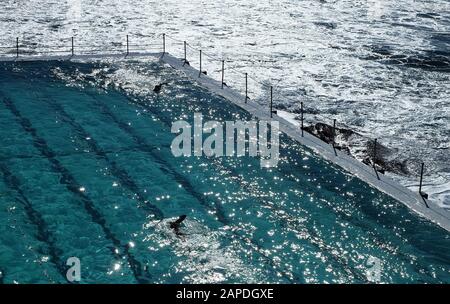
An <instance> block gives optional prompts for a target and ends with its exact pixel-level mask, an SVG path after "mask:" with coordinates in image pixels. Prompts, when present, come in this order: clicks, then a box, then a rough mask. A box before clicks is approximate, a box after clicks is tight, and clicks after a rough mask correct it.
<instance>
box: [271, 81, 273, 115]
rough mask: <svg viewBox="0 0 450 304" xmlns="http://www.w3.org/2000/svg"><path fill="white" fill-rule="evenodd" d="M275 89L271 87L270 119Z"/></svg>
mask: <svg viewBox="0 0 450 304" xmlns="http://www.w3.org/2000/svg"><path fill="white" fill-rule="evenodd" d="M272 105H273V88H272V86H270V118H272V113H273V112H272Z"/></svg>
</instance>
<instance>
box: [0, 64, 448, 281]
mask: <svg viewBox="0 0 450 304" xmlns="http://www.w3.org/2000/svg"><path fill="white" fill-rule="evenodd" d="M132 71H139V73H136V74H134V75H133V73H132ZM130 77H131V78H130ZM0 79H1V82H0V138H1V139H2V145H1V146H0V218H1V219H2V220H1V223H0V271H1V272H2V274H3V276H2V281H3V282H4V283H51V282H58V283H64V282H66V279H65V274H66V272H65V271H66V269H67V266H65V262H66V260H67V259H68V258H69V257H78V258H79V259H80V260H81V276H82V281H81V283H180V282H183V283H219V282H222V283H236V282H240V283H249V282H255V283H261V282H276V283H368V282H371V281H374V280H376V281H380V282H395V283H423V282H427V283H448V282H450V264H449V261H450V235H449V234H448V232H446V231H445V230H443V229H441V228H439V227H438V226H436V225H434V224H432V223H431V222H429V221H427V220H424V219H423V218H421V217H419V216H418V215H416V214H414V213H412V212H411V211H410V210H409V209H408V208H407V207H405V206H404V205H403V204H401V203H399V202H397V201H395V200H393V199H391V198H390V197H388V196H387V195H385V194H383V193H381V192H379V191H378V190H376V189H374V188H372V187H370V186H368V185H367V184H365V183H363V182H361V181H360V180H359V179H357V178H355V177H354V176H352V175H350V174H348V173H346V172H344V171H342V170H341V169H339V168H337V167H336V166H334V165H333V164H332V163H329V162H327V161H324V160H323V159H321V158H320V157H318V156H316V155H314V154H313V153H312V152H311V151H310V150H309V149H307V148H305V147H303V146H300V145H299V144H297V143H296V142H295V141H293V140H292V139H290V138H289V137H287V136H285V135H281V137H280V144H281V148H280V156H281V158H280V162H279V166H278V167H276V168H272V169H267V168H261V167H260V162H259V159H257V158H252V157H239V158H237V157H222V158H207V157H189V158H186V157H180V158H176V157H174V156H173V155H172V153H171V150H170V144H171V141H172V139H173V137H174V134H171V133H170V129H171V125H172V122H173V121H175V120H179V119H186V120H188V121H192V119H193V117H192V115H193V114H192V113H194V112H202V113H203V115H204V116H205V120H206V119H208V120H210V119H215V120H218V121H225V120H241V119H242V120H248V119H251V117H249V115H248V114H247V113H245V112H243V111H242V110H240V109H239V108H237V107H236V106H234V105H233V104H231V103H229V102H228V101H226V100H224V99H223V98H221V97H218V96H214V95H211V93H209V92H208V91H206V90H204V89H203V88H201V87H199V86H198V85H196V84H194V83H192V82H191V81H189V80H188V79H186V78H185V77H184V76H183V75H181V74H179V73H177V72H176V71H174V70H173V69H171V68H169V67H167V66H163V65H161V64H160V63H158V62H154V61H151V60H146V61H144V62H142V61H132V60H128V61H119V62H110V63H107V62H98V63H75V62H31V63H2V64H1V65H0ZM151 83H167V84H168V85H166V86H163V91H162V92H161V93H160V94H155V93H153V91H152V90H151V89H148V88H151V86H150V85H151ZM136 84H138V87H140V88H141V90H136V87H135V85H136ZM180 214H186V215H187V216H188V217H187V220H186V221H185V222H184V225H183V226H182V228H181V231H182V232H183V233H184V235H183V236H180V237H177V236H176V235H175V234H174V233H173V231H172V230H171V229H170V228H169V222H170V221H171V220H174V219H176V218H177V217H178V216H179V215H180ZM373 267H376V269H374V268H373ZM373 271H376V273H379V277H373V276H372V275H371V273H373Z"/></svg>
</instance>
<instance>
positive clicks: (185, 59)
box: [183, 41, 187, 66]
mask: <svg viewBox="0 0 450 304" xmlns="http://www.w3.org/2000/svg"><path fill="white" fill-rule="evenodd" d="M186 62H187V58H186V41H184V61H183V66H184V65H185V64H186Z"/></svg>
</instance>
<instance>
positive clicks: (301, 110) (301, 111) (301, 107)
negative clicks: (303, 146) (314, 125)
mask: <svg viewBox="0 0 450 304" xmlns="http://www.w3.org/2000/svg"><path fill="white" fill-rule="evenodd" d="M300 114H301V121H302V125H301V128H302V137H303V102H301V103H300Z"/></svg>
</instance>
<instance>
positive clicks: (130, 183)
mask: <svg viewBox="0 0 450 304" xmlns="http://www.w3.org/2000/svg"><path fill="white" fill-rule="evenodd" d="M39 100H40V101H44V102H45V103H47V104H48V105H49V106H50V107H51V108H53V110H55V111H56V112H57V113H59V114H60V115H61V116H62V117H63V119H64V120H65V122H67V123H68V124H69V125H70V126H71V127H72V128H73V129H74V130H75V132H76V133H77V134H78V136H79V137H80V138H90V140H87V141H86V142H87V144H88V146H89V148H90V149H91V150H92V151H94V153H95V154H96V155H97V156H99V157H101V158H102V159H103V160H104V161H106V162H107V164H108V165H109V167H110V168H111V173H112V174H113V175H114V176H115V177H116V178H118V179H119V181H120V183H121V184H122V185H124V186H125V187H126V188H128V190H129V191H130V192H132V193H133V194H135V195H136V196H137V200H138V202H140V203H141V205H142V207H143V208H144V209H146V210H147V211H149V212H151V213H152V214H153V215H154V216H155V219H157V220H161V219H163V218H164V213H163V212H162V211H161V209H159V208H158V207H157V206H155V205H153V204H151V203H150V202H149V201H148V200H147V199H145V196H146V195H145V194H144V193H143V192H142V191H141V190H140V189H139V186H138V185H137V184H136V182H135V181H134V180H133V178H132V177H131V176H130V175H129V174H128V172H127V171H126V170H124V169H122V168H120V167H119V166H118V165H117V163H116V162H115V161H114V160H111V159H110V158H109V157H108V155H107V152H105V151H104V150H103V149H102V148H100V146H99V145H98V144H97V142H96V140H95V139H94V137H93V136H92V135H91V134H89V133H88V132H87V131H86V130H85V129H84V128H83V126H81V125H80V124H79V123H78V122H76V121H75V119H74V118H73V117H72V116H71V115H69V114H68V113H67V112H66V110H64V108H63V107H62V106H61V105H60V104H57V103H56V102H55V101H54V100H53V99H52V98H50V100H51V102H49V101H47V99H46V98H39Z"/></svg>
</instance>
